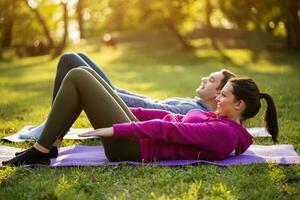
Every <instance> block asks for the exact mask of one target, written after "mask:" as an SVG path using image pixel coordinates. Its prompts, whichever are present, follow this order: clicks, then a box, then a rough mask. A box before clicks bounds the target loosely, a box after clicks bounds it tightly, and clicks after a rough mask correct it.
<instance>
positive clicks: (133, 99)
mask: <svg viewBox="0 0 300 200" xmlns="http://www.w3.org/2000/svg"><path fill="white" fill-rule="evenodd" d="M81 66H87V67H90V68H92V69H93V70H95V71H96V72H97V73H98V74H99V75H100V76H101V77H102V79H103V80H104V81H105V82H106V83H107V84H108V85H110V87H111V88H112V89H113V90H115V91H116V93H117V94H118V95H119V96H120V97H121V99H122V100H123V101H124V102H125V104H126V105H127V106H129V107H142V108H148V109H161V110H167V111H170V112H173V113H177V114H186V113H187V112H188V111H190V110H192V109H201V110H204V111H210V109H209V108H208V107H207V105H205V104H204V102H203V101H202V100H200V99H197V98H169V99H166V100H163V101H160V100H155V99H153V98H151V97H147V96H144V95H140V94H136V93H133V92H130V91H127V90H124V89H121V88H117V87H115V86H114V85H113V84H112V82H111V81H110V79H109V78H108V77H107V75H106V74H105V73H104V71H103V70H102V68H101V67H100V66H98V65H97V64H95V63H94V62H93V61H92V59H90V58H89V57H88V56H87V55H86V54H84V53H78V54H75V53H70V54H64V55H62V56H61V58H60V60H59V62H58V66H57V71H56V77H55V82H54V89H53V99H52V102H53V101H54V99H55V97H56V95H57V92H58V90H59V88H60V86H61V84H62V81H63V79H64V77H65V76H66V74H67V73H68V72H69V71H70V70H71V69H73V68H77V67H81Z"/></svg>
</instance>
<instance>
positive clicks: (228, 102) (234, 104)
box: [216, 82, 245, 120]
mask: <svg viewBox="0 0 300 200" xmlns="http://www.w3.org/2000/svg"><path fill="white" fill-rule="evenodd" d="M232 91H233V87H232V85H231V83H230V82H228V83H226V85H225V86H224V87H223V89H222V90H221V93H220V95H219V96H217V98H216V100H217V110H216V114H217V115H218V116H220V117H226V118H231V119H234V120H238V118H240V115H241V113H242V111H243V109H244V107H245V103H244V101H242V100H236V99H235V96H234V95H233V93H232Z"/></svg>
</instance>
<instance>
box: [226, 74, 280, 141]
mask: <svg viewBox="0 0 300 200" xmlns="http://www.w3.org/2000/svg"><path fill="white" fill-rule="evenodd" d="M229 82H230V83H231V85H232V87H233V91H232V93H233V95H234V96H235V98H236V100H243V101H244V102H245V103H246V108H245V110H244V112H243V113H242V119H241V121H244V120H246V119H249V118H252V117H254V116H255V115H256V114H257V113H258V112H259V109H260V107H261V104H260V99H261V98H263V99H265V100H266V102H267V110H266V112H265V116H264V121H265V126H266V128H267V130H268V132H269V133H270V134H271V136H272V139H273V141H274V142H277V137H278V122H277V112H276V108H275V104H274V101H273V99H272V97H271V96H270V95H268V94H266V93H260V92H259V89H258V87H257V85H256V83H255V82H254V81H253V80H252V79H251V78H232V79H230V80H229Z"/></svg>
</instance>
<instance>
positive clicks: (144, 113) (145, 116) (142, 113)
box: [130, 108, 171, 121]
mask: <svg viewBox="0 0 300 200" xmlns="http://www.w3.org/2000/svg"><path fill="white" fill-rule="evenodd" d="M130 111H131V112H132V113H133V114H134V115H135V116H136V118H137V119H138V120H140V121H147V120H151V119H162V118H164V117H165V116H166V115H168V114H171V112H169V111H165V110H154V109H143V108H130Z"/></svg>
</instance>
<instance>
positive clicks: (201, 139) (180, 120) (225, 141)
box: [113, 108, 252, 162]
mask: <svg viewBox="0 0 300 200" xmlns="http://www.w3.org/2000/svg"><path fill="white" fill-rule="evenodd" d="M131 111H132V113H133V114H134V115H135V116H136V117H137V119H139V120H140V121H138V122H131V123H120V124H114V125H113V129H114V136H113V137H114V138H131V139H135V140H138V141H139V146H140V156H141V159H142V160H144V161H145V162H152V161H155V160H182V159H186V160H188V159H190V160H195V159H203V160H222V159H224V158H226V157H227V156H228V155H229V154H230V153H232V152H233V151H235V154H236V155H239V154H241V153H243V152H245V151H246V150H247V148H248V147H249V146H250V145H251V144H252V136H251V135H250V134H249V133H248V132H247V130H246V129H245V128H243V127H242V126H241V125H240V124H239V123H237V122H235V121H233V120H230V119H227V118H221V117H220V118H219V117H217V116H216V114H215V113H213V112H204V111H201V110H191V111H189V112H188V113H187V114H186V115H180V114H172V113H170V112H168V111H163V110H151V109H142V108H132V109H131Z"/></svg>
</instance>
